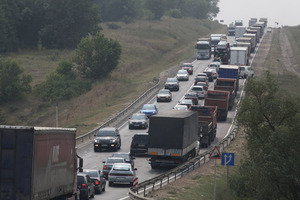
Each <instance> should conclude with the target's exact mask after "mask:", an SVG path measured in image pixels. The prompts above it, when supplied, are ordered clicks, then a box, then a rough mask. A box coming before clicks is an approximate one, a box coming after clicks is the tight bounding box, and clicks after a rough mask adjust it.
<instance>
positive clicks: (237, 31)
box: [235, 26, 246, 38]
mask: <svg viewBox="0 0 300 200" xmlns="http://www.w3.org/2000/svg"><path fill="white" fill-rule="evenodd" d="M244 33H246V26H236V27H235V38H240V37H243V35H244Z"/></svg>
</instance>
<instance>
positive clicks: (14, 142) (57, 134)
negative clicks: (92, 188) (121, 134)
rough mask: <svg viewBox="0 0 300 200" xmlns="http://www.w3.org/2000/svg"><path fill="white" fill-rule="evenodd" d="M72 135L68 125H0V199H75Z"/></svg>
mask: <svg viewBox="0 0 300 200" xmlns="http://www.w3.org/2000/svg"><path fill="white" fill-rule="evenodd" d="M75 136H76V129H71V128H69V129H66V128H46V127H31V126H3V125H2V126H0V161H1V165H0V199H3V200H4V199H5V200H6V199H22V200H42V199H43V200H44V199H66V198H69V197H74V199H76V196H77V169H78V167H77V158H78V156H77V155H76V150H75V144H76V141H75ZM79 163H80V167H79V169H80V171H81V169H82V159H80V162H79Z"/></svg>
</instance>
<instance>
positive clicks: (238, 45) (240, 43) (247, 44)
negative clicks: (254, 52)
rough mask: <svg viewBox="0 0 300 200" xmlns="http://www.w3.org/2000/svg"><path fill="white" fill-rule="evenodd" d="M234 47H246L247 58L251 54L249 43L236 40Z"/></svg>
mask: <svg viewBox="0 0 300 200" xmlns="http://www.w3.org/2000/svg"><path fill="white" fill-rule="evenodd" d="M236 47H246V48H247V52H248V53H247V54H248V58H250V56H251V43H246V42H236Z"/></svg>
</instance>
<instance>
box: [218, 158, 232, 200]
mask: <svg viewBox="0 0 300 200" xmlns="http://www.w3.org/2000/svg"><path fill="white" fill-rule="evenodd" d="M221 164H222V165H225V166H227V190H226V196H227V199H229V166H234V153H222V161H221Z"/></svg>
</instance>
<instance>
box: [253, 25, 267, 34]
mask: <svg viewBox="0 0 300 200" xmlns="http://www.w3.org/2000/svg"><path fill="white" fill-rule="evenodd" d="M253 26H254V27H261V35H263V34H264V32H265V23H264V22H256V23H255V24H254V25H253Z"/></svg>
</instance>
